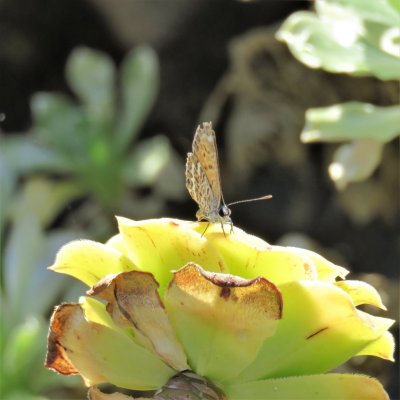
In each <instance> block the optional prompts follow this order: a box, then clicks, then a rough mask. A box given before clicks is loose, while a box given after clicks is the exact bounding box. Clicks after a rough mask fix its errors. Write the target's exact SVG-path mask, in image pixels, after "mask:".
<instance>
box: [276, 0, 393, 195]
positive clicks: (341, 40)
mask: <svg viewBox="0 0 400 400" xmlns="http://www.w3.org/2000/svg"><path fill="white" fill-rule="evenodd" d="M399 4H400V3H399V2H398V1H394V0H373V1H365V0H316V1H315V12H310V11H300V12H295V13H294V14H292V15H290V16H289V17H288V18H287V19H286V20H285V22H284V23H283V24H282V26H281V27H280V29H279V31H278V32H277V34H276V37H277V39H278V40H281V41H283V42H285V43H286V44H287V46H288V47H289V50H290V51H291V52H292V54H293V55H294V57H296V58H297V59H298V60H299V61H300V62H302V63H303V64H305V65H307V66H308V67H310V68H320V69H323V70H325V71H328V72H332V73H347V74H349V75H352V76H373V77H376V78H378V79H380V80H383V81H387V80H398V79H400V29H399V26H400V6H399ZM305 119H306V125H305V127H304V129H303V132H302V133H301V140H302V141H303V142H304V143H311V142H316V141H320V142H339V141H350V143H349V144H344V145H342V146H340V147H339V148H338V149H337V150H336V152H335V154H334V157H333V158H334V159H333V162H332V163H331V165H330V166H329V174H330V177H331V179H332V181H333V182H334V183H335V185H336V187H337V189H339V190H343V189H345V188H346V187H347V185H348V184H349V183H351V182H360V181H363V180H365V179H367V178H368V177H370V176H371V175H372V173H373V172H374V171H375V169H376V168H377V166H378V165H379V163H380V161H381V158H382V149H383V145H384V143H387V142H389V141H390V140H393V139H394V138H395V137H397V136H398V135H399V133H400V128H399V127H400V106H399V105H398V104H395V105H392V106H386V107H378V106H374V105H372V104H368V103H360V102H355V101H353V102H348V103H344V104H336V105H333V106H330V107H319V108H311V109H309V110H307V112H306V115H305Z"/></svg>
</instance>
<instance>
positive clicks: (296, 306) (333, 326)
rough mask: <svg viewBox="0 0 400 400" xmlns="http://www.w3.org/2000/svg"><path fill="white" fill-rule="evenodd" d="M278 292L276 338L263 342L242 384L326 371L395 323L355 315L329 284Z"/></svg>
mask: <svg viewBox="0 0 400 400" xmlns="http://www.w3.org/2000/svg"><path fill="white" fill-rule="evenodd" d="M280 290H281V292H282V296H283V304H284V310H283V318H282V320H281V322H280V324H279V326H278V329H277V331H276V334H275V335H274V336H273V337H271V338H269V339H268V340H266V341H265V343H264V345H263V347H262V348H261V350H260V352H259V354H258V357H257V358H256V360H255V361H254V363H253V364H252V365H250V366H249V367H248V368H247V369H246V370H245V371H243V373H242V374H241V375H240V376H239V377H238V378H237V379H238V380H240V381H250V380H255V379H263V378H266V377H279V376H292V375H299V374H301V375H303V374H304V375H305V374H314V373H322V372H326V371H329V370H330V369H332V368H335V367H337V366H338V365H340V364H341V363H343V362H345V361H347V360H348V359H349V358H350V357H352V356H354V355H355V354H357V353H358V352H359V351H361V350H362V349H363V348H364V347H365V346H367V345H368V344H369V343H371V342H373V341H374V340H376V339H377V338H379V337H380V336H382V335H383V334H384V332H385V331H386V330H387V329H388V328H389V327H390V326H391V325H392V323H393V321H392V320H390V319H386V318H379V317H374V316H372V315H369V314H367V313H364V312H362V311H359V310H357V309H356V308H355V307H354V304H353V302H352V300H351V298H350V296H349V295H348V294H347V293H345V292H344V291H343V290H341V289H339V288H337V287H335V286H334V285H331V284H328V283H324V282H313V281H301V282H291V283H288V284H285V285H282V286H280ZM321 354H323V356H321ZM309 360H313V362H312V363H311V362H309Z"/></svg>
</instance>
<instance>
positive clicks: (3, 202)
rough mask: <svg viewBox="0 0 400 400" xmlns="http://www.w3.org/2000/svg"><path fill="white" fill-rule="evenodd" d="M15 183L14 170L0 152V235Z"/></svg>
mask: <svg viewBox="0 0 400 400" xmlns="http://www.w3.org/2000/svg"><path fill="white" fill-rule="evenodd" d="M16 185H17V176H16V173H15V171H13V169H12V168H10V166H9V165H8V163H7V162H6V160H5V158H4V157H2V155H1V153H0V187H1V190H0V236H1V235H2V233H3V226H4V222H5V220H6V218H7V216H8V210H9V206H10V204H11V201H12V197H13V194H14V191H15V189H16Z"/></svg>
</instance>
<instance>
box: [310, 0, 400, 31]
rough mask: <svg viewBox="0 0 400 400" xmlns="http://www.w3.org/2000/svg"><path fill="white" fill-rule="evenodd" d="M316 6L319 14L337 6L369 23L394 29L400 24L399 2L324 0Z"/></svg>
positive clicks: (386, 0) (388, 0) (396, 0)
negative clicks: (373, 22) (331, 6)
mask: <svg viewBox="0 0 400 400" xmlns="http://www.w3.org/2000/svg"><path fill="white" fill-rule="evenodd" d="M316 4H317V5H316V7H317V10H318V13H319V14H322V13H323V12H324V11H323V9H324V6H326V5H328V6H329V5H336V6H338V7H342V8H344V9H348V10H352V11H353V12H354V13H355V14H357V15H359V16H360V17H362V18H363V19H366V20H369V21H375V22H379V23H381V24H383V25H387V26H393V27H397V26H399V24H400V14H399V11H400V2H399V1H398V0H374V1H365V0H324V1H323V2H320V1H318V2H317V3H316ZM396 8H397V10H396Z"/></svg>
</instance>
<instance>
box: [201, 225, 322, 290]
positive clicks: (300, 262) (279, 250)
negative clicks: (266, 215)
mask: <svg viewBox="0 0 400 400" xmlns="http://www.w3.org/2000/svg"><path fill="white" fill-rule="evenodd" d="M214 225H217V224H214ZM205 237H206V238H207V240H208V241H209V242H211V243H212V244H213V245H214V246H215V247H216V249H217V250H218V252H219V253H220V254H221V256H222V257H223V259H224V261H225V264H226V265H227V266H228V268H229V273H231V274H233V275H237V276H241V277H243V278H246V279H252V278H255V277H257V276H264V277H265V278H267V279H268V280H269V281H271V282H273V283H274V284H275V285H281V284H283V283H285V282H290V281H297V280H300V279H309V280H314V279H317V271H316V268H315V266H314V263H313V260H312V259H311V258H310V257H308V256H307V255H305V254H303V253H299V252H297V251H296V250H295V249H294V248H293V249H292V248H288V247H281V246H271V245H269V244H268V243H267V242H264V241H263V240H261V239H259V238H257V237H255V236H252V235H249V234H247V233H245V232H244V231H242V230H241V229H239V228H237V227H235V228H234V232H233V233H232V234H230V235H227V236H226V237H225V236H224V235H223V234H221V232H219V231H218V230H217V227H214V226H212V227H210V228H209V229H208V230H207V232H206V233H205Z"/></svg>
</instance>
